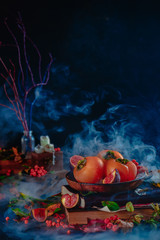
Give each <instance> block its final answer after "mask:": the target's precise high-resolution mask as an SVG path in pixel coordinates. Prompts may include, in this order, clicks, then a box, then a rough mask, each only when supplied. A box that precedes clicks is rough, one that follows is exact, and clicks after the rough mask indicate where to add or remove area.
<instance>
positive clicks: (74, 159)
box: [70, 155, 84, 170]
mask: <svg viewBox="0 0 160 240" xmlns="http://www.w3.org/2000/svg"><path fill="white" fill-rule="evenodd" d="M82 159H84V157H82V156H80V155H74V156H72V157H71V158H70V169H71V170H73V169H74V168H75V167H76V166H77V163H78V162H79V161H80V160H82Z"/></svg>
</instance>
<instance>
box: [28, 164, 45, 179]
mask: <svg viewBox="0 0 160 240" xmlns="http://www.w3.org/2000/svg"><path fill="white" fill-rule="evenodd" d="M46 173H47V171H46V170H45V169H44V167H43V166H42V167H39V166H38V165H35V166H34V168H32V169H31V170H30V176H33V177H42V176H44V175H46Z"/></svg>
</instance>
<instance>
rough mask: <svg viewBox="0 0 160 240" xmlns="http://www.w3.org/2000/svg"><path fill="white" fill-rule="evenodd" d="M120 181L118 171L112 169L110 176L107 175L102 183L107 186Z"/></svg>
mask: <svg viewBox="0 0 160 240" xmlns="http://www.w3.org/2000/svg"><path fill="white" fill-rule="evenodd" d="M120 181H121V177H120V174H119V171H118V170H117V169H114V170H113V171H112V172H111V173H110V174H108V175H107V176H106V177H105V178H104V179H103V181H102V182H103V183H104V184H109V183H119V182H120Z"/></svg>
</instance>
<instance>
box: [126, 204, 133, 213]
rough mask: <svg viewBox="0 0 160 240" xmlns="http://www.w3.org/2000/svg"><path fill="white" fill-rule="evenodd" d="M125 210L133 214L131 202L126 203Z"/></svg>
mask: <svg viewBox="0 0 160 240" xmlns="http://www.w3.org/2000/svg"><path fill="white" fill-rule="evenodd" d="M126 210H127V211H128V212H134V207H133V204H132V202H127V203H126Z"/></svg>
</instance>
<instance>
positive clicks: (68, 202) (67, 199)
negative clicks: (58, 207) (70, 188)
mask: <svg viewBox="0 0 160 240" xmlns="http://www.w3.org/2000/svg"><path fill="white" fill-rule="evenodd" d="M61 202H62V204H63V206H64V207H65V208H73V207H75V206H76V205H77V204H78V202H79V194H74V193H73V194H72V195H69V194H68V193H67V194H64V195H63V196H62V198H61Z"/></svg>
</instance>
